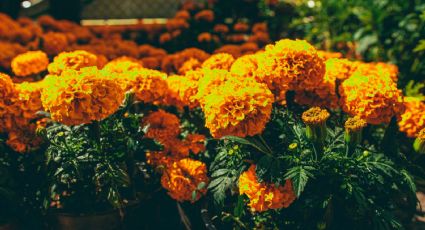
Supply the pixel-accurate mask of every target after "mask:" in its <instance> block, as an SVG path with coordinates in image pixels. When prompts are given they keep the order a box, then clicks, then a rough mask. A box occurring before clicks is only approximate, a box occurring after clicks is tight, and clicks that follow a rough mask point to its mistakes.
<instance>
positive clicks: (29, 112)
mask: <svg viewBox="0 0 425 230" xmlns="http://www.w3.org/2000/svg"><path fill="white" fill-rule="evenodd" d="M42 87H43V85H42V83H40V82H33V83H28V82H24V83H21V84H16V85H15V88H16V90H17V97H16V98H15V101H14V104H13V106H12V108H13V111H14V115H15V116H14V121H15V124H16V125H17V126H19V127H26V126H28V125H29V123H30V120H32V119H35V118H36V117H37V115H36V113H37V112H38V111H42V110H43V105H42V103H41V91H42Z"/></svg>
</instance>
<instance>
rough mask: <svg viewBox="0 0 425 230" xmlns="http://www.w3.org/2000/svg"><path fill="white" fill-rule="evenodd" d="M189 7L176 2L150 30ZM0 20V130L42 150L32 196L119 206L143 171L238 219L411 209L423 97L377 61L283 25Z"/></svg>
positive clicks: (180, 197)
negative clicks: (139, 33)
mask: <svg viewBox="0 0 425 230" xmlns="http://www.w3.org/2000/svg"><path fill="white" fill-rule="evenodd" d="M190 17H192V16H191V14H190V13H189V12H188V11H179V12H178V14H177V15H176V18H175V19H173V20H171V21H169V23H167V30H168V32H166V33H164V34H162V35H161V37H160V41H161V43H167V42H169V39H171V37H172V36H175V35H173V33H174V32H175V31H178V30H177V29H181V27H187V25H186V24H185V21H184V20H185V19H187V18H190ZM193 17H194V19H195V20H198V21H206V22H208V21H212V20H213V17H214V15H213V12H211V11H207V10H205V11H200V12H197V13H196V14H195V15H194V16H193ZM1 18H2V19H5V20H4V21H3V20H2V23H1V24H0V25H1V27H0V31H5V30H2V29H3V28H14V29H8V31H9V32H8V33H2V36H3V37H1V42H0V47H4V50H6V52H2V53H1V54H0V55H2V56H1V57H0V63H1V66H2V68H3V71H4V73H1V74H0V83H1V85H0V96H1V97H0V105H1V107H0V117H1V120H0V133H2V134H3V136H4V138H5V141H6V145H7V146H8V148H10V149H11V151H12V152H13V154H18V153H22V154H40V155H43V154H45V156H46V159H44V160H45V164H43V168H44V167H45V168H44V169H43V170H42V171H43V172H44V173H46V178H48V184H45V185H44V186H45V187H39V188H38V189H40V190H41V191H42V192H43V195H45V196H44V198H43V199H44V202H45V204H44V205H45V208H46V209H63V210H67V211H73V212H82V211H93V210H92V209H90V208H93V207H90V205H94V207H96V208H99V207H109V208H110V207H113V208H118V209H121V208H123V207H124V206H125V204H126V203H127V202H128V201H129V200H131V199H138V194H139V193H142V191H143V193H149V192H147V191H146V188H147V187H149V186H152V184H154V185H157V186H159V185H161V186H162V188H163V189H164V190H166V191H167V193H168V195H169V196H170V197H171V198H173V199H175V200H176V201H178V202H191V203H194V204H196V203H197V202H203V203H208V202H210V203H211V204H212V205H214V207H216V210H220V211H219V212H214V211H211V212H213V213H214V215H217V216H220V217H222V220H223V222H229V224H230V225H233V226H236V227H237V228H252V227H259V228H261V227H264V228H272V227H274V228H281V227H282V226H289V227H293V228H295V227H296V226H298V227H304V228H312V227H320V228H328V227H329V228H331V227H333V228H338V227H340V226H341V224H344V223H352V224H353V228H360V227H365V226H384V227H383V228H385V227H388V228H390V227H400V226H401V225H402V224H404V223H403V222H402V221H403V220H400V219H399V216H397V211H398V210H399V209H402V208H404V209H405V210H407V211H409V212H410V211H411V210H412V207H413V210H414V209H415V204H416V203H415V198H414V197H415V196H414V192H415V188H414V186H415V185H414V182H413V179H412V178H411V176H410V173H409V171H408V170H409V168H408V166H407V165H408V164H407V163H406V161H408V160H406V156H407V158H409V159H411V158H412V155H414V157H413V158H415V157H416V156H417V155H418V154H420V153H424V152H425V138H424V132H425V131H424V130H425V104H424V102H422V101H419V100H417V99H414V98H411V97H405V96H403V93H402V91H401V90H399V89H398V88H397V67H396V66H394V65H392V64H387V63H364V62H361V61H356V60H348V59H345V58H343V57H341V55H340V54H338V53H328V52H325V51H318V50H316V48H314V47H313V46H312V45H310V44H309V43H308V42H307V41H304V40H291V39H282V40H280V41H278V42H276V43H270V44H268V45H266V46H265V47H264V48H261V45H262V44H259V43H258V42H247V43H243V44H241V45H227V46H226V45H225V46H222V47H220V48H218V49H216V50H215V51H214V53H213V54H210V53H208V52H206V51H204V50H201V49H197V48H187V49H184V50H182V51H179V52H176V53H172V54H169V53H167V52H166V51H165V50H163V49H161V48H156V47H153V46H150V45H146V44H144V45H137V44H136V43H135V42H133V41H127V40H123V39H121V38H118V39H109V38H107V37H102V38H97V37H95V36H94V34H93V33H92V32H91V31H90V30H88V29H87V28H84V27H80V26H76V25H74V24H71V23H69V22H66V21H55V20H53V19H52V18H49V17H41V18H39V20H38V24H35V23H33V22H32V21H28V20H25V19H22V20H18V21H12V20H11V19H9V18H7V17H6V16H4V15H1ZM228 29H229V28H226V27H225V26H224V25H215V26H214V30H215V31H216V32H218V33H227V32H228ZM233 30H235V31H240V32H244V31H247V30H249V26H248V25H245V24H235V25H234V28H233ZM252 30H255V31H264V28H263V25H256V26H254V27H253V28H252ZM11 31H13V33H11ZM211 39H215V38H214V36H213V35H211V34H205V33H201V34H199V36H198V40H199V41H200V42H208V41H209V40H211ZM235 39H236V38H235ZM397 127H398V128H397ZM364 129H367V131H365V132H364V133H362V131H363V130H364ZM397 135H398V136H401V135H405V136H407V137H409V138H410V139H406V141H405V142H401V139H400V138H397ZM415 138H416V140H414V139H415ZM149 141H151V142H149ZM413 142H414V143H413ZM395 143H398V144H399V146H401V147H398V146H397V145H394V144H395ZM406 143H407V144H406ZM6 152H7V151H5V153H6ZM415 152H417V153H415ZM2 154H3V153H2ZM404 155H405V156H404ZM0 156H1V155H0ZM402 160H404V161H402ZM136 166H137V167H136ZM40 167H41V166H40ZM136 168H142V170H141V171H142V172H143V173H145V174H149V175H150V176H149V179H150V180H152V181H151V182H149V183H146V182H143V183H140V180H142V179H141V178H142V177H143V175H141V174H138V173H137V172H136V171H137V169H136ZM85 175H88V176H85ZM145 177H146V175H145ZM137 181H139V182H137ZM129 188H131V189H129ZM86 191H89V192H86ZM153 191H154V190H153ZM153 191H150V192H151V193H152V192H153ZM86 198H87V199H86ZM92 198H93V199H92ZM74 201H82V203H81V207H78V206H75V202H74ZM83 201H84V202H83ZM400 203H402V204H400ZM403 205H404V206H403ZM82 207H83V208H82ZM211 210H213V209H211ZM407 211H406V212H407ZM335 218H336V219H335ZM338 218H339V219H340V220H338ZM270 220H271V221H270ZM306 220H308V221H306Z"/></svg>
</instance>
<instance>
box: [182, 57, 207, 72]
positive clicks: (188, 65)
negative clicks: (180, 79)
mask: <svg viewBox="0 0 425 230" xmlns="http://www.w3.org/2000/svg"><path fill="white" fill-rule="evenodd" d="M201 65H202V63H201V62H200V61H199V60H198V59H196V58H190V59H189V60H187V61H185V62H184V63H183V65H182V66H181V67H180V68H179V71H178V72H179V74H186V72H188V71H191V70H197V69H199V68H200V67H201Z"/></svg>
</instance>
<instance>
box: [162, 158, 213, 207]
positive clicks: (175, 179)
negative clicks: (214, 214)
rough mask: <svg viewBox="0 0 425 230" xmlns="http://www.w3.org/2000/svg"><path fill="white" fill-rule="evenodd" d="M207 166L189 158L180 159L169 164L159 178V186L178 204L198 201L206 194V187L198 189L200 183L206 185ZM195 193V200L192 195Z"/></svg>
mask: <svg viewBox="0 0 425 230" xmlns="http://www.w3.org/2000/svg"><path fill="white" fill-rule="evenodd" d="M208 181H209V179H208V176H207V166H206V165H205V163H203V162H201V161H197V160H192V159H190V158H185V159H181V160H178V161H175V162H173V163H171V164H169V165H168V166H167V167H166V169H165V171H164V173H163V174H162V177H161V185H162V187H164V188H165V189H166V190H167V191H168V194H169V195H170V196H171V197H172V198H173V199H175V200H177V201H179V202H183V201H191V202H192V203H193V202H195V201H197V200H199V199H200V198H201V196H203V195H205V194H206V193H207V189H206V186H204V188H202V189H198V185H199V184H200V183H205V185H206V184H208ZM194 191H196V197H195V199H192V193H193V192H194Z"/></svg>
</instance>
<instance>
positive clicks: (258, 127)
mask: <svg viewBox="0 0 425 230" xmlns="http://www.w3.org/2000/svg"><path fill="white" fill-rule="evenodd" d="M272 104H273V94H272V93H271V92H270V90H269V89H268V88H267V86H266V85H264V84H261V83H258V82H256V81H255V80H253V79H235V80H232V79H231V80H228V81H226V82H224V84H222V85H221V86H220V87H216V88H214V89H213V90H212V92H211V94H209V95H207V96H205V98H204V104H202V103H201V106H202V110H203V111H204V113H205V126H206V127H207V128H209V130H210V132H211V135H212V136H213V137H216V138H220V137H223V136H226V135H232V136H239V137H245V136H254V135H256V134H259V133H261V132H262V131H263V130H264V128H265V125H266V123H267V122H268V121H269V119H270V114H271V109H272Z"/></svg>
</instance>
